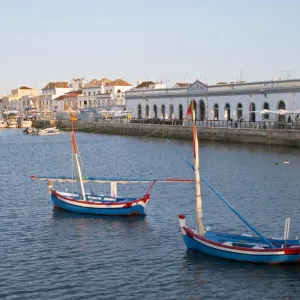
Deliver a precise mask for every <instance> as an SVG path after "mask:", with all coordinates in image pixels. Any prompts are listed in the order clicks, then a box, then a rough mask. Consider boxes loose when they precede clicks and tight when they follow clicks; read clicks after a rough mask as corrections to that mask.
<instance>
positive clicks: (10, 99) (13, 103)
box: [2, 86, 38, 110]
mask: <svg viewBox="0 0 300 300" xmlns="http://www.w3.org/2000/svg"><path fill="white" fill-rule="evenodd" d="M37 96H38V89H35V88H30V87H27V86H21V87H19V88H17V89H13V90H11V94H10V95H8V96H4V97H3V98H2V104H3V105H2V106H3V109H4V108H6V109H9V110H23V109H25V107H26V105H27V104H26V105H25V106H23V103H24V102H23V99H26V98H28V97H31V98H34V97H37ZM23 107H24V108H23Z"/></svg>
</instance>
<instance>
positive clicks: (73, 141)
mask: <svg viewBox="0 0 300 300" xmlns="http://www.w3.org/2000/svg"><path fill="white" fill-rule="evenodd" d="M69 113H70V112H69ZM70 115H71V121H72V133H71V135H72V144H73V151H74V155H75V160H76V167H77V172H78V177H79V183H80V189H81V194H82V198H83V200H84V201H86V197H85V190H84V185H83V180H82V174H81V168H80V164H79V159H78V149H77V143H76V138H75V132H74V122H75V121H76V120H77V118H76V117H75V116H74V115H73V114H71V113H70Z"/></svg>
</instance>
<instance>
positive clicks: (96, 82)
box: [84, 78, 111, 88]
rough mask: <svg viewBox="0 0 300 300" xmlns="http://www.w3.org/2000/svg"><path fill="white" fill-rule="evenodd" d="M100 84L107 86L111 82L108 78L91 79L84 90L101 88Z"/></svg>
mask: <svg viewBox="0 0 300 300" xmlns="http://www.w3.org/2000/svg"><path fill="white" fill-rule="evenodd" d="M102 82H103V84H104V85H108V84H109V83H110V82H111V80H110V79H109V78H102V79H93V80H91V81H90V82H89V83H87V84H86V85H85V86H84V88H94V87H101V86H102Z"/></svg>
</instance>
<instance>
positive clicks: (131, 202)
mask: <svg viewBox="0 0 300 300" xmlns="http://www.w3.org/2000/svg"><path fill="white" fill-rule="evenodd" d="M51 194H52V195H54V196H56V197H59V198H62V200H67V201H70V202H74V203H80V204H89V205H109V206H116V205H129V204H130V205H132V204H137V203H139V202H143V203H147V202H148V200H149V199H150V194H146V195H145V196H144V197H142V198H138V199H136V200H133V201H119V202H105V203H104V202H99V201H93V202H92V201H88V200H86V201H85V200H76V199H73V198H69V197H67V196H64V195H62V194H61V193H59V192H58V191H56V190H55V189H51Z"/></svg>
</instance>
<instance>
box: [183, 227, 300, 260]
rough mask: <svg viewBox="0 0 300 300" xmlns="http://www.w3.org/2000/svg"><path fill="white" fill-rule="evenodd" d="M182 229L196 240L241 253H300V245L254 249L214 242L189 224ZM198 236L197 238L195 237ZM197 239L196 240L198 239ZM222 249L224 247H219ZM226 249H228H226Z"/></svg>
mask: <svg viewBox="0 0 300 300" xmlns="http://www.w3.org/2000/svg"><path fill="white" fill-rule="evenodd" d="M182 229H183V230H184V231H185V232H186V235H187V236H189V237H190V238H193V239H194V240H196V239H197V240H200V241H202V242H205V243H208V244H211V245H213V246H217V247H220V248H224V249H230V250H238V251H241V252H245V253H241V254H246V255H253V253H246V252H254V253H255V254H257V253H268V254H270V255H271V253H272V254H273V253H274V252H275V253H274V255H300V246H299V247H298V246H292V247H288V248H267V249H266V248H265V249H253V248H245V247H238V246H230V245H225V244H222V243H218V242H214V241H212V240H208V239H206V238H205V237H203V236H201V235H200V234H197V233H195V232H194V231H193V230H192V229H190V228H188V227H187V226H184V227H182ZM195 238H196V239H195ZM197 240H196V241H197ZM219 250H222V249H219ZM224 251H226V250H224ZM276 252H283V253H276Z"/></svg>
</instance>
